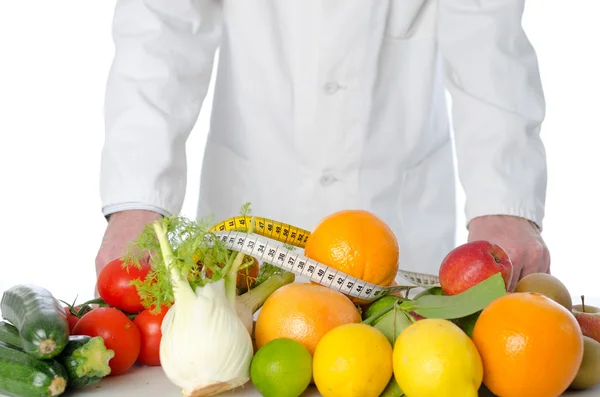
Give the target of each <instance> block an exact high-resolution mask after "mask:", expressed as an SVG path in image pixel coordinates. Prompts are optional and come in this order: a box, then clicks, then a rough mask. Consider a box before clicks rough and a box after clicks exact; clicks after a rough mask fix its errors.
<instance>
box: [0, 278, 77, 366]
mask: <svg viewBox="0 0 600 397" xmlns="http://www.w3.org/2000/svg"><path fill="white" fill-rule="evenodd" d="M0 309H1V310H2V315H3V317H4V319H5V320H8V322H10V323H11V324H12V325H14V326H15V327H16V328H17V330H18V331H19V336H20V338H21V342H22V346H23V350H24V351H25V352H27V353H29V354H31V355H33V356H34V357H36V358H40V359H49V358H53V357H56V356H57V355H59V354H60V352H61V351H62V350H63V349H64V348H65V347H66V346H67V343H68V342H69V323H68V321H67V313H66V312H65V309H64V308H63V307H62V306H61V304H60V302H59V301H58V300H57V299H56V298H55V297H54V296H53V295H52V294H51V293H50V291H48V290H47V289H45V288H42V287H40V286H37V285H32V284H25V285H16V286H14V287H12V288H10V289H8V290H6V291H5V292H4V294H3V295H2V301H1V302H0Z"/></svg>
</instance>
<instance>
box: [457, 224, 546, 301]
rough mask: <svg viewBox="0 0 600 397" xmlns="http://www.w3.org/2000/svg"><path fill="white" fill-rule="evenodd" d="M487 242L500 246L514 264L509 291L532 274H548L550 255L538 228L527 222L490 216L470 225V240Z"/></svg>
mask: <svg viewBox="0 0 600 397" xmlns="http://www.w3.org/2000/svg"><path fill="white" fill-rule="evenodd" d="M476 240H487V241H490V242H492V243H495V244H498V245H499V246H500V247H502V248H503V249H504V250H505V251H506V253H507V254H508V256H509V257H510V259H511V261H512V264H513V275H512V280H511V283H510V285H509V286H508V290H509V291H513V290H514V288H515V287H516V285H517V282H518V281H519V280H520V279H522V278H523V277H525V276H526V275H528V274H531V273H550V253H549V252H548V248H547V247H546V244H545V243H544V240H543V239H542V236H541V235H540V232H539V230H538V228H537V226H536V225H535V224H534V223H532V222H530V221H529V220H527V219H524V218H519V217H514V216H504V215H489V216H482V217H478V218H475V219H473V220H472V221H471V222H470V223H469V241H476Z"/></svg>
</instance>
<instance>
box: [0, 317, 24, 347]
mask: <svg viewBox="0 0 600 397" xmlns="http://www.w3.org/2000/svg"><path fill="white" fill-rule="evenodd" d="M0 342H4V343H6V344H7V345H11V346H15V347H18V348H19V349H21V350H23V346H22V343H21V337H20V336H19V330H18V329H16V328H15V327H14V326H13V325H11V324H9V323H7V322H6V321H0Z"/></svg>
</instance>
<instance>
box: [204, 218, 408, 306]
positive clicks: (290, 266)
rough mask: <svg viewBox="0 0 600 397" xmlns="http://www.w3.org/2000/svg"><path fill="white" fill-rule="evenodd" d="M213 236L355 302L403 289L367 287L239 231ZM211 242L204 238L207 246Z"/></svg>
mask: <svg viewBox="0 0 600 397" xmlns="http://www.w3.org/2000/svg"><path fill="white" fill-rule="evenodd" d="M240 223H241V222H240ZM277 227H279V228H281V230H283V228H282V225H280V224H279V225H275V228H277ZM286 230H289V229H286ZM214 235H215V236H216V238H218V239H219V240H220V241H221V242H223V243H224V244H225V247H226V248H228V249H231V250H233V251H239V252H243V253H245V254H247V255H250V256H252V257H255V258H256V259H258V260H259V261H263V262H266V263H269V264H271V265H273V266H276V267H278V268H280V269H284V270H287V271H289V272H291V273H294V274H296V275H298V276H303V277H307V278H308V279H309V280H310V281H314V282H316V283H318V284H321V285H324V286H326V287H329V288H332V289H335V290H337V291H340V292H341V293H343V294H346V295H349V296H352V297H355V298H361V299H366V300H373V299H377V298H378V297H379V296H382V295H385V294H387V293H390V292H393V291H395V290H402V289H405V287H383V286H380V285H375V284H372V283H368V282H366V281H364V280H360V279H358V278H356V277H352V276H350V275H348V274H345V273H343V272H341V271H338V270H336V269H334V268H332V267H329V266H326V265H324V264H322V263H320V262H317V261H315V260H313V259H310V258H307V257H305V256H303V255H301V254H300V253H298V252H295V251H294V250H291V249H289V248H287V247H286V246H285V245H284V244H282V243H280V242H278V241H272V240H270V239H267V238H263V237H261V236H258V235H255V234H252V235H250V234H247V233H246V232H239V231H216V232H214ZM210 239H211V238H210V237H209V236H207V240H209V241H208V242H209V243H210Z"/></svg>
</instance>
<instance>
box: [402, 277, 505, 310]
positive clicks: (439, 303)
mask: <svg viewBox="0 0 600 397" xmlns="http://www.w3.org/2000/svg"><path fill="white" fill-rule="evenodd" d="M505 294H506V287H505V285H504V279H503V278H502V275H501V274H500V273H497V274H495V275H493V276H491V277H490V278H488V279H486V280H484V281H482V282H480V283H479V284H477V285H474V286H473V287H471V288H469V289H468V290H466V291H464V292H462V293H460V294H458V295H452V296H446V295H423V296H421V297H419V298H418V299H415V300H413V301H412V302H404V303H403V304H402V305H404V306H405V310H406V308H407V306H409V305H410V306H412V307H411V309H412V310H414V311H415V313H417V314H420V315H421V316H423V317H425V318H441V319H448V320H449V319H457V318H462V317H466V316H469V315H471V314H473V313H476V312H478V311H480V310H483V309H485V307H486V306H487V305H489V304H490V303H492V302H493V301H494V300H496V299H498V298H500V297H501V296H503V295H505Z"/></svg>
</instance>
